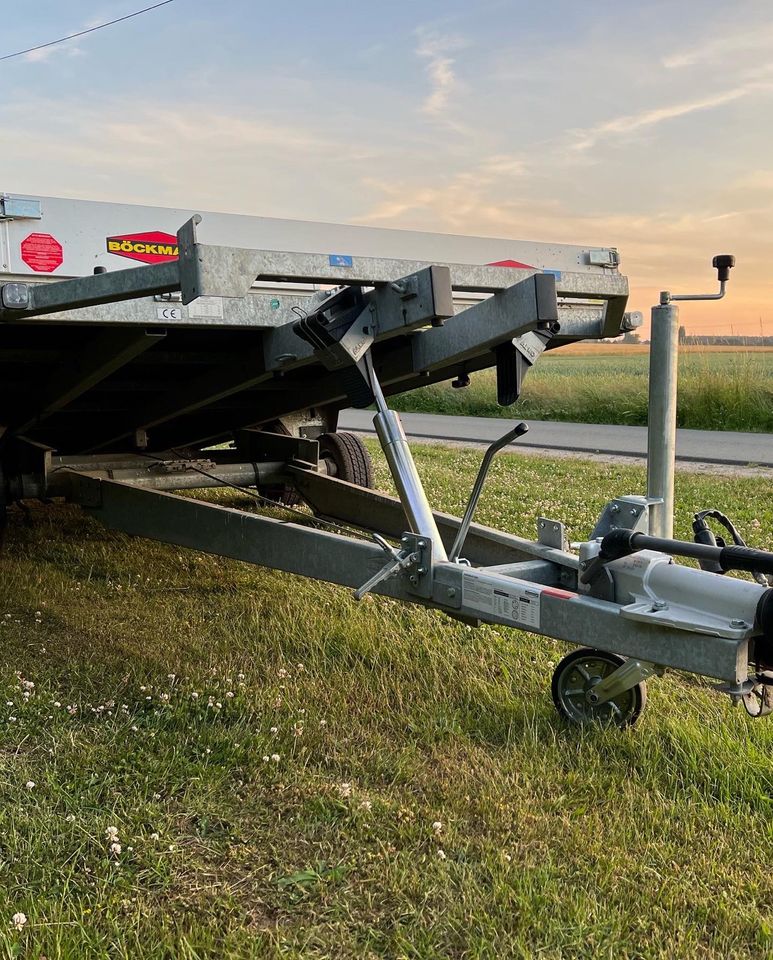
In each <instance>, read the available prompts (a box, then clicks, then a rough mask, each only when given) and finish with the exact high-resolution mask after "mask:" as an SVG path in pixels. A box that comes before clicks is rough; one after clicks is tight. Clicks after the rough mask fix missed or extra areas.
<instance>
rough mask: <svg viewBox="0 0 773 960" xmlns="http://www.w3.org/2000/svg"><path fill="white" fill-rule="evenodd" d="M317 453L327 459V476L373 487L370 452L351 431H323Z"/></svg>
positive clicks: (361, 485)
mask: <svg viewBox="0 0 773 960" xmlns="http://www.w3.org/2000/svg"><path fill="white" fill-rule="evenodd" d="M319 455H320V457H321V458H322V459H323V460H326V461H327V469H328V475H329V476H332V477H336V478H337V479H339V480H346V481H347V483H356V484H357V486H358V487H367V488H368V489H370V490H372V489H373V482H374V481H373V464H372V462H371V459H370V454H369V453H368V451H367V448H366V447H365V444H364V443H363V442H362V440H360V438H359V437H357V436H355V435H354V434H353V433H323V434H322V436H321V437H320V438H319Z"/></svg>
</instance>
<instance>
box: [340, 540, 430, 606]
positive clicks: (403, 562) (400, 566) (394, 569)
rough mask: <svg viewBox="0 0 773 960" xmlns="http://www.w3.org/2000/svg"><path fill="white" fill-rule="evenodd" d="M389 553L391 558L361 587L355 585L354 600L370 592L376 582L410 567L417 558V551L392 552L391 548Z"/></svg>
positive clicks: (388, 578)
mask: <svg viewBox="0 0 773 960" xmlns="http://www.w3.org/2000/svg"><path fill="white" fill-rule="evenodd" d="M390 553H392V558H391V559H390V560H388V561H387V562H386V563H385V564H384V566H383V567H382V568H381V569H380V570H379V571H378V572H377V573H374V574H373V576H372V577H371V578H370V579H369V580H366V581H365V583H363V585H362V586H361V587H357V589H356V590H355V591H354V599H355V600H362V598H363V597H364V596H365V594H366V593H370V591H371V590H372V589H373V588H374V587H376V586H378V584H380V583H383V581H384V580H390V579H391V578H392V577H395V576H397V574H398V573H401V572H402V571H403V570H405V568H406V567H410V566H411V565H412V564H414V563H417V562H418V560H419V555H418V553H403V552H402V551H401V552H400V553H398V552H397V551H394V552H392V551H391V550H390Z"/></svg>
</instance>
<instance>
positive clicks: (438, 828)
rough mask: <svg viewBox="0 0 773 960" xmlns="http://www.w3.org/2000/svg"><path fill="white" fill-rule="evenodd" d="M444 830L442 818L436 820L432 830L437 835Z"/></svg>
mask: <svg viewBox="0 0 773 960" xmlns="http://www.w3.org/2000/svg"><path fill="white" fill-rule="evenodd" d="M442 830H443V822H442V821H441V820H436V821H435V822H434V823H433V824H432V832H433V833H434V834H435V835H437V834H439V833H441V832H442Z"/></svg>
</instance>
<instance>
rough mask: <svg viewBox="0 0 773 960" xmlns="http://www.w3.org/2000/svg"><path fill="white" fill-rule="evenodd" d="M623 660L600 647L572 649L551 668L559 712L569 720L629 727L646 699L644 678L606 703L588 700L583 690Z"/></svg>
mask: <svg viewBox="0 0 773 960" xmlns="http://www.w3.org/2000/svg"><path fill="white" fill-rule="evenodd" d="M624 663H625V658H624V657H621V656H618V655H617V654H616V653H607V652H606V651H602V650H591V649H583V650H575V651H573V652H572V653H570V654H568V655H567V656H566V657H564V658H563V660H561V662H560V663H559V664H558V666H557V667H556V669H555V671H554V672H553V682H552V684H551V693H552V694H553V703H554V704H555V705H556V710H558V712H559V714H560V716H561V717H562V718H563V719H564V720H567V721H568V722H569V723H575V724H578V725H582V724H587V723H608V724H613V725H615V726H618V727H629V726H631V724H633V723H636V721H637V720H638V719H639V716H640V714H641V712H642V710H643V709H644V707H645V704H646V703H647V685H646V683H644V681H642V682H640V683H637V684H636V686H635V687H632V688H631V689H630V690H626V691H624V692H623V693H621V694H618V696H617V697H615V698H614V699H612V700H609V701H607V702H606V703H601V704H594V703H591V702H590V700H589V699H588V697H587V696H586V695H587V693H588V692H589V691H590V690H591V689H592V688H593V687H595V686H596V684H597V683H599V682H600V681H601V680H603V679H604V677H607V676H609V674H610V673H612V672H613V671H614V670H617V668H618V667H620V666H622V664H624Z"/></svg>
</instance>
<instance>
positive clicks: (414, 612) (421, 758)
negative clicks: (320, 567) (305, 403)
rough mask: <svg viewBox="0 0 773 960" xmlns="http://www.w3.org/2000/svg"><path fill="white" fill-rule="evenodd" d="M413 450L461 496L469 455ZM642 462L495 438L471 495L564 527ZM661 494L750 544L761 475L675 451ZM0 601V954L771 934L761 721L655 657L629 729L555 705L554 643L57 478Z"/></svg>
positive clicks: (318, 951) (760, 515) (765, 742)
mask: <svg viewBox="0 0 773 960" xmlns="http://www.w3.org/2000/svg"><path fill="white" fill-rule="evenodd" d="M371 447H372V448H373V445H371ZM415 456H416V461H417V465H418V467H419V470H420V471H421V473H422V476H423V478H424V480H425V483H426V486H427V489H428V492H429V495H430V497H431V499H432V501H433V503H435V504H437V506H438V507H440V508H442V509H446V510H450V511H454V512H458V511H459V510H460V507H461V505H462V504H463V502H464V499H465V496H466V494H467V492H468V490H469V485H470V484H471V482H472V479H473V477H474V475H475V470H476V467H477V465H478V463H479V460H480V454H479V453H478V452H475V451H469V450H456V451H453V452H450V451H447V450H443V449H440V448H434V447H433V448H426V447H425V448H419V449H417V450H416V454H415ZM376 468H377V479H378V482H379V484H380V485H381V486H382V487H385V488H386V487H388V486H389V481H388V475H387V472H386V469H385V465H384V463H383V461H382V460H381V459H378V460H377V463H376ZM643 485H644V477H643V472H642V471H641V470H638V469H633V468H628V467H621V466H620V465H618V464H609V465H605V464H586V463H583V462H581V461H575V460H573V461H571V462H570V461H566V460H550V459H538V458H534V457H529V456H525V455H512V454H505V455H503V456H502V457H501V458H500V459H498V460H497V461H496V462H495V464H494V466H493V468H492V473H491V477H490V482H489V485H488V486H487V488H486V491H485V493H484V496H483V499H482V500H481V503H480V507H479V518H480V520H481V521H482V522H484V523H488V524H492V525H494V526H500V527H503V528H504V529H509V530H512V531H513V532H516V533H519V534H522V535H532V536H533V535H534V531H535V524H536V519H537V516H538V515H540V514H543V515H547V516H555V517H562V518H564V519H566V521H567V522H568V524H569V527H570V532H571V536H572V538H573V539H576V538H579V537H581V536H585V535H587V533H588V531H589V530H590V528H591V526H592V523H593V521H594V519H595V517H596V515H597V514H598V512H599V510H600V509H601V507H602V505H603V504H604V502H605V501H606V500H607V499H608V498H609V497H610V496H611V495H612V494H615V493H625V492H636V491H638V490H641V489H642V488H643ZM208 496H211V497H212V498H214V499H216V500H218V501H219V502H222V503H225V504H232V505H239V504H240V503H241V501H240V498H239V495H238V494H236V493H218V492H214V493H209V494H208ZM677 497H678V502H679V504H680V511H679V515H678V517H677V529H678V532H679V534H680V535H685V534H687V532H688V530H689V516H690V512H691V511H692V510H694V509H697V508H698V507H701V506H709V505H716V506H719V507H721V508H723V509H724V510H726V512H728V513H729V514H731V515H732V516H733V517H734V518H735V519H736V520H737V522H738V523H739V526H740V527H741V528H742V529H743V530H744V531H745V532H747V533H748V534H749V542H750V544H752V545H753V546H758V547H767V548H770V547H771V545H773V540H772V539H771V534H770V531H771V528H772V527H773V504H772V503H771V499H770V496H769V489H768V488H767V487H766V486H765V485H764V484H763V483H761V482H760V481H759V480H758V479H753V478H736V477H722V476H719V477H706V476H704V475H699V474H687V473H684V474H682V473H680V474H678V477H677ZM0 624H1V625H0V637H1V638H2V641H3V655H4V659H3V665H2V667H1V668H0V687H2V695H1V696H0V800H2V802H1V803H0V957H2V958H11V957H30V958H35V960H42V958H43V957H46V958H48V960H97V958H99V960H103V958H104V960H229V958H245V960H247V958H272V960H279V958H291V960H300V958H309V960H323V958H324V960H332V958H335V960H363V958H364V960H373V958H382V957H383V958H389V960H395V958H403V957H405V958H411V960H441V958H442V960H448V958H454V960H501V958H511V957H512V958H521V960H532V958H536V957H540V958H547V960H597V958H610V960H612V958H614V960H633V958H646V960H679V958H684V960H695V958H700V960H733V958H737V960H741V958H747V957H749V956H754V957H760V958H761V957H769V956H771V955H773V925H772V924H771V916H772V915H773V875H772V874H771V870H770V857H769V856H768V852H769V849H770V840H771V823H772V822H773V820H772V819H771V818H772V817H773V804H772V802H771V796H772V795H773V760H772V759H771V757H772V755H773V725H772V724H771V721H770V720H768V721H767V722H765V721H751V720H749V719H748V718H747V717H746V715H745V713H743V711H741V710H733V709H732V708H731V706H730V704H729V702H728V701H727V700H726V699H725V698H721V697H719V696H717V695H716V694H713V693H710V692H709V691H708V690H707V689H706V687H705V686H704V685H703V684H701V683H695V682H691V683H689V682H686V681H685V680H684V679H682V678H680V677H679V676H666V677H665V678H663V679H662V680H660V681H657V682H654V683H652V684H651V686H650V702H649V706H648V708H647V711H646V712H645V714H644V716H643V718H642V720H641V721H640V724H639V726H637V727H636V728H634V729H633V730H625V731H624V730H590V731H584V732H578V731H577V730H574V729H566V728H565V727H563V726H562V725H561V723H560V722H559V721H558V718H557V717H556V714H555V712H554V709H553V706H552V704H551V702H550V695H549V692H548V688H549V680H550V674H551V670H552V667H553V665H554V663H555V662H556V661H557V660H558V658H559V657H560V656H561V655H562V654H563V653H564V652H566V650H567V648H566V646H565V645H563V644H560V643H557V642H553V641H551V640H547V639H544V638H538V637H535V636H533V635H530V634H524V633H519V632H517V631H511V630H507V629H505V628H501V627H483V628H481V629H479V630H472V629H470V628H469V627H466V626H465V625H463V624H460V623H458V622H455V621H451V620H448V619H447V618H445V617H443V616H442V615H440V614H438V613H435V612H432V611H428V610H424V609H422V608H420V607H408V606H404V605H401V604H398V603H396V602H392V601H388V600H381V599H377V598H369V599H367V600H365V601H363V602H362V603H360V604H357V603H355V602H354V601H353V599H352V598H351V595H350V593H349V592H348V591H346V590H343V589H338V588H335V587H331V586H328V585H325V584H319V583H313V582H310V581H307V580H303V579H301V578H299V577H291V576H286V575H282V574H279V573H276V572H272V571H270V570H261V569H258V568H255V567H251V566H248V565H246V564H241V563H237V562H235V561H227V560H223V559H219V558H216V557H212V556H208V555H205V554H200V553H197V552H195V551H190V550H181V549H177V548H174V547H169V546H164V545H161V544H156V543H152V542H149V541H142V540H136V539H132V538H129V537H127V536H124V535H121V534H117V533H114V532H110V531H107V530H105V529H103V528H102V527H100V526H99V525H98V524H97V523H96V522H95V521H93V520H91V519H89V518H87V517H84V516H83V515H82V514H81V513H79V512H78V511H77V510H76V509H75V508H71V507H66V506H63V505H61V504H59V505H51V506H47V507H42V506H38V507H33V508H32V509H31V510H29V511H28V512H26V513H22V512H18V513H15V514H13V515H12V517H11V522H10V525H9V529H8V534H7V538H6V543H5V548H4V551H3V553H2V554H0ZM109 828H113V829H114V831H115V833H116V834H117V836H118V841H117V842H118V843H119V846H120V849H118V848H115V847H112V846H111V845H112V843H113V842H116V841H111V839H110V838H111V836H112V835H113V832H112V831H111V830H109ZM19 913H23V914H24V915H25V916H26V918H27V922H26V923H24V924H21V929H16V926H15V925H14V923H13V920H12V918H13V916H14V915H15V914H19Z"/></svg>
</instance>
